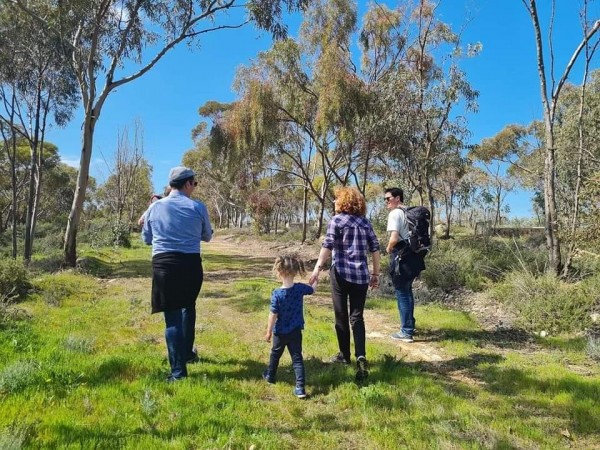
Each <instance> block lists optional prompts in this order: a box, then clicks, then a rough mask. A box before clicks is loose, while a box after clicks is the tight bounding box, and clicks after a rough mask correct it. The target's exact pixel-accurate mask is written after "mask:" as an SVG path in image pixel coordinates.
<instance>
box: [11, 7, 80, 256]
mask: <svg viewBox="0 0 600 450" xmlns="http://www.w3.org/2000/svg"><path fill="white" fill-rule="evenodd" d="M50 12H51V11H48V14H47V15H49V13H50ZM0 28H1V29H2V33H1V35H0V122H3V123H4V124H5V125H8V126H10V128H11V130H12V132H13V133H14V136H15V137H18V138H21V139H23V140H24V141H25V142H27V144H28V146H29V153H30V158H29V159H30V161H29V169H28V186H27V188H26V189H27V200H26V206H25V208H24V210H25V211H26V215H25V230H24V233H23V238H24V239H23V241H24V242H23V259H24V260H25V262H26V263H27V262H29V261H30V259H31V255H32V252H33V240H34V235H35V227H36V222H37V218H38V214H39V202H40V197H41V193H42V192H41V191H42V184H43V183H42V177H43V168H44V167H45V166H46V165H45V164H44V160H45V159H46V158H48V157H51V156H52V152H51V151H49V150H48V148H47V146H46V143H45V135H46V130H47V128H48V127H50V126H53V125H57V126H63V125H65V124H66V123H67V122H68V121H69V120H70V119H71V116H72V113H73V111H74V109H75V106H76V105H77V101H78V98H77V85H76V82H75V78H74V76H73V74H72V73H71V72H70V71H69V69H68V65H66V64H65V63H64V58H63V55H62V52H61V51H60V45H59V44H60V42H59V40H58V39H56V38H55V37H52V38H50V39H48V38H47V36H45V33H44V32H43V31H42V30H40V27H39V24H38V23H37V22H36V21H34V19H32V18H31V17H30V16H29V15H28V14H26V13H24V12H23V11H21V10H18V9H15V8H12V7H10V6H7V5H6V4H5V3H1V4H0ZM9 99H14V102H13V101H8V100H9ZM11 118H12V119H11ZM14 231H15V232H16V229H15V230H14Z"/></svg>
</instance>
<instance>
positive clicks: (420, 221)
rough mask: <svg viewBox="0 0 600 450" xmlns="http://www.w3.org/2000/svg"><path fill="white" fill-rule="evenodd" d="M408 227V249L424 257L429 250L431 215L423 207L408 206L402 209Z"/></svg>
mask: <svg viewBox="0 0 600 450" xmlns="http://www.w3.org/2000/svg"><path fill="white" fill-rule="evenodd" d="M403 210H404V215H405V217H406V224H407V225H408V235H409V237H408V247H409V248H410V249H411V251H413V252H414V253H423V252H424V253H423V255H426V254H427V252H428V251H429V249H430V248H431V236H430V235H429V221H430V220H431V213H430V212H429V210H428V209H427V208H425V207H424V206H409V207H408V208H403Z"/></svg>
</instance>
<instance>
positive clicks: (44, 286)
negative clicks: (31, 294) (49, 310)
mask: <svg viewBox="0 0 600 450" xmlns="http://www.w3.org/2000/svg"><path fill="white" fill-rule="evenodd" d="M79 283H80V280H79V279H78V278H77V277H76V276H73V274H71V273H68V272H63V273H59V274H56V275H53V276H47V277H44V278H40V279H38V280H36V284H35V287H36V290H37V291H39V292H40V293H41V296H42V298H43V299H44V302H46V303H47V304H48V305H50V306H60V305H61V304H62V302H63V300H64V299H65V298H67V297H69V296H71V295H73V294H74V293H76V292H79Z"/></svg>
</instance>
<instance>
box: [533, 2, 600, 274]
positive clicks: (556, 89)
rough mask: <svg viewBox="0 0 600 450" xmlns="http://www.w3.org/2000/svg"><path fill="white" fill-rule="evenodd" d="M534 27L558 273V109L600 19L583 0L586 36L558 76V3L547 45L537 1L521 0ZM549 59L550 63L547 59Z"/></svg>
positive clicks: (549, 227)
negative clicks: (590, 13)
mask: <svg viewBox="0 0 600 450" xmlns="http://www.w3.org/2000/svg"><path fill="white" fill-rule="evenodd" d="M521 2H522V3H523V5H524V7H525V9H526V10H527V13H528V14H529V17H530V18H531V23H532V26H533V31H534V36H535V46H536V57H537V72H538V77H539V81H540V92H541V99H542V111H543V122H544V142H543V145H544V149H545V152H544V153H545V159H544V217H545V233H546V246H547V248H548V268H549V270H550V271H551V272H552V273H554V274H555V275H558V274H559V273H560V272H561V270H562V268H563V261H562V256H561V248H560V239H559V234H558V227H559V217H558V211H557V204H556V143H555V124H556V110H557V105H558V102H559V99H560V94H561V91H562V88H563V86H564V85H565V83H566V81H567V79H568V77H569V75H570V73H571V70H572V69H573V66H574V65H575V63H576V62H577V60H578V59H579V57H580V55H581V53H582V51H583V50H584V49H585V48H586V47H587V46H588V45H589V44H590V42H592V40H596V39H598V35H597V32H598V30H599V29H600V19H596V20H595V21H593V22H592V24H591V25H589V18H588V17H587V5H588V4H589V0H583V5H584V7H583V9H582V14H583V17H582V21H583V23H584V30H586V32H585V33H584V36H583V38H582V40H581V42H580V43H579V44H578V45H577V47H576V48H575V50H574V51H573V53H572V55H571V57H570V59H569V61H568V62H567V65H566V67H565V69H564V71H563V72H562V74H561V75H560V78H558V80H557V77H556V67H555V61H554V52H553V25H554V23H553V21H554V14H555V2H554V0H553V1H552V2H551V13H550V19H549V25H548V30H549V31H548V40H547V42H546V44H544V39H543V37H542V27H541V25H540V15H539V13H538V6H537V2H536V0H521ZM547 58H548V59H549V62H547Z"/></svg>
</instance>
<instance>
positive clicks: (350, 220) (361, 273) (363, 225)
mask: <svg viewBox="0 0 600 450" xmlns="http://www.w3.org/2000/svg"><path fill="white" fill-rule="evenodd" d="M323 247H325V248H328V249H329V250H331V251H332V252H333V267H335V270H336V271H337V273H338V274H339V275H340V276H341V277H342V278H343V279H344V280H346V281H348V282H349V283H355V284H369V278H370V276H369V264H368V260H367V250H368V251H370V252H371V253H372V252H376V251H378V250H379V241H378V240H377V236H375V232H374V231H373V227H372V226H371V223H370V222H369V220H368V219H367V218H365V217H362V216H353V215H351V214H346V213H341V214H337V215H335V216H333V217H332V218H331V220H330V221H329V223H328V224H327V233H326V235H325V240H324V241H323Z"/></svg>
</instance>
